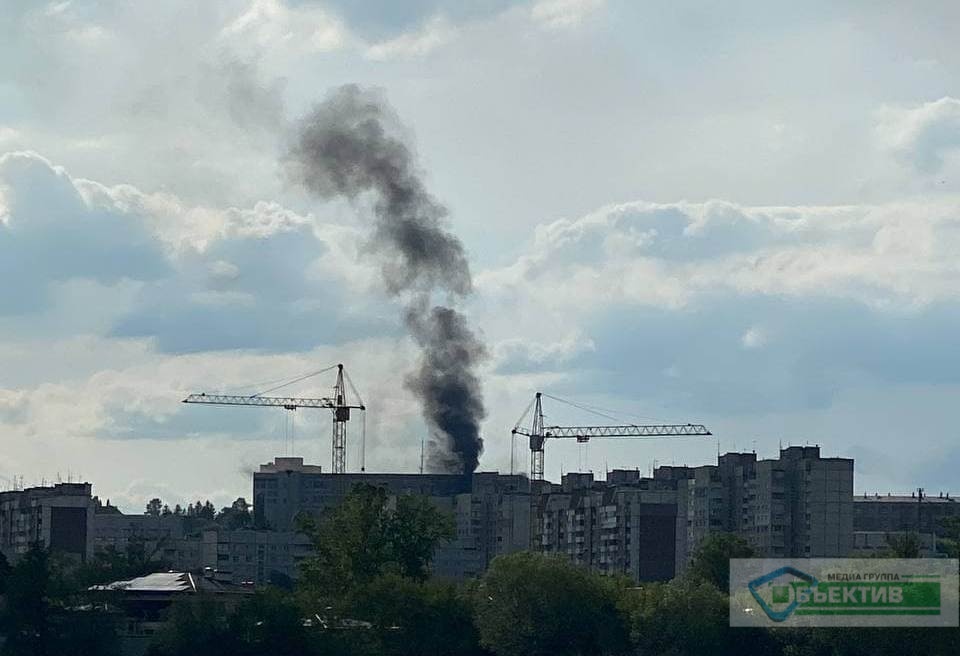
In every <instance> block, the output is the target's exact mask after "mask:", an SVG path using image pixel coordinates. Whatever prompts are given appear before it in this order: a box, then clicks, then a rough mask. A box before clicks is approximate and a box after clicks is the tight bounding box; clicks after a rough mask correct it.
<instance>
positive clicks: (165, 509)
mask: <svg viewBox="0 0 960 656" xmlns="http://www.w3.org/2000/svg"><path fill="white" fill-rule="evenodd" d="M160 514H161V515H163V516H164V517H169V516H170V515H172V514H173V512H172V511H171V510H170V506H168V505H167V504H163V510H161V511H160Z"/></svg>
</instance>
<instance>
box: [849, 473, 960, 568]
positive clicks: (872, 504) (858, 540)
mask: <svg viewBox="0 0 960 656" xmlns="http://www.w3.org/2000/svg"><path fill="white" fill-rule="evenodd" d="M958 517H960V503H958V502H957V499H956V498H954V497H951V496H950V495H949V494H943V493H940V494H938V495H936V496H931V495H928V494H926V493H925V492H924V490H923V488H919V489H918V490H916V491H915V492H913V493H911V494H910V496H907V495H893V494H886V495H881V494H864V495H858V496H856V497H854V499H853V529H854V546H855V548H856V550H857V552H858V553H877V552H880V551H884V550H886V549H888V548H889V543H888V538H890V537H893V536H905V535H908V534H909V535H915V536H917V537H918V538H919V542H920V551H921V555H924V556H932V555H935V554H936V552H937V540H938V536H942V535H943V533H944V521H945V520H948V519H951V518H958Z"/></svg>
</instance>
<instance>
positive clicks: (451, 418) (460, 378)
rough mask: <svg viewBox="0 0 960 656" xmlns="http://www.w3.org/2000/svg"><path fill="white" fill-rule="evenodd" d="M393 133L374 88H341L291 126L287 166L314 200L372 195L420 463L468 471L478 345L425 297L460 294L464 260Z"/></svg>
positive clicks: (473, 450)
mask: <svg viewBox="0 0 960 656" xmlns="http://www.w3.org/2000/svg"><path fill="white" fill-rule="evenodd" d="M401 133H402V129H401V127H400V125H399V122H398V120H397V118H396V116H395V115H394V113H393V111H392V109H391V108H390V107H389V105H388V104H387V103H386V101H385V100H384V98H383V97H382V95H381V94H379V93H377V92H375V91H371V90H367V89H361V88H360V87H358V86H355V85H348V86H343V87H340V88H338V89H336V90H334V91H333V92H332V93H331V94H330V95H329V96H328V98H327V99H326V100H324V101H323V102H322V103H320V104H319V105H318V106H317V107H315V108H314V109H313V111H312V112H311V113H310V114H309V115H308V116H307V117H306V118H305V119H304V120H303V121H302V122H301V123H300V125H299V130H298V131H297V134H296V139H295V142H294V144H293V146H292V147H291V149H290V152H289V156H288V158H287V168H288V171H289V173H290V174H291V176H292V177H293V179H294V180H296V181H297V182H299V183H300V184H302V185H304V186H305V187H306V188H307V189H308V190H310V191H311V192H313V193H315V194H317V195H318V196H320V197H321V198H325V199H329V198H335V197H343V198H347V199H349V200H351V201H356V200H358V199H360V198H361V197H366V196H368V195H369V196H371V197H372V200H373V209H374V212H373V213H374V217H375V221H374V231H373V235H372V237H371V245H372V247H373V248H374V250H375V251H376V252H377V253H378V254H379V255H380V257H381V258H382V273H383V279H384V282H385V284H386V287H387V289H388V290H389V291H390V293H392V294H394V295H398V296H399V295H402V296H404V297H405V301H406V311H405V315H404V320H405V323H406V325H407V327H408V328H409V330H410V332H411V334H412V336H413V338H414V340H415V341H416V342H417V344H418V345H419V346H420V348H421V350H422V356H421V360H420V365H419V367H418V370H417V371H416V372H415V373H413V374H411V375H410V376H409V377H408V379H407V386H408V387H409V389H410V390H411V391H413V393H414V394H416V395H417V397H418V398H419V399H420V402H421V406H422V409H423V415H424V419H425V420H426V421H427V424H428V425H429V427H430V430H431V433H432V439H431V452H430V457H429V461H428V463H429V465H430V467H431V469H432V470H434V471H446V472H455V473H459V472H465V473H469V472H472V471H473V470H474V469H476V467H477V462H478V459H479V456H480V453H481V451H482V450H483V441H482V440H481V438H480V421H481V420H482V419H483V417H484V415H485V410H484V406H483V399H482V395H481V393H480V381H479V379H478V378H477V375H476V373H475V370H476V367H477V365H478V364H479V362H480V361H481V360H482V359H483V358H484V357H485V355H486V351H485V349H484V347H483V344H482V343H481V342H480V341H479V340H478V339H477V337H476V335H475V334H474V333H473V332H472V331H471V330H470V328H469V326H468V325H467V321H466V318H465V317H464V316H463V315H462V314H460V313H459V312H457V311H456V310H454V309H452V308H450V307H444V306H437V307H434V308H430V306H429V301H428V299H429V296H430V294H431V292H436V291H442V292H446V293H447V295H448V296H449V297H451V298H456V297H463V296H466V295H467V294H469V293H470V292H471V290H472V282H471V277H470V266H469V264H468V262H467V257H466V254H465V253H464V250H463V244H461V243H460V240H459V239H457V237H456V236H455V235H453V234H452V233H450V232H449V231H448V230H447V228H446V217H447V210H446V208H445V207H444V206H443V205H441V204H440V203H439V202H438V201H437V200H436V199H435V198H433V196H431V195H430V193H429V192H428V191H427V189H426V187H425V185H424V184H423V181H422V179H421V177H420V174H419V171H418V170H417V168H416V163H415V161H414V156H413V153H412V152H411V150H410V148H409V146H408V145H407V144H406V142H405V140H404V138H403V137H402V135H401Z"/></svg>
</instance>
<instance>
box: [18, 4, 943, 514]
mask: <svg viewBox="0 0 960 656" xmlns="http://www.w3.org/2000/svg"><path fill="white" fill-rule="evenodd" d="M958 21H960V5H957V3H955V2H927V3H923V5H922V6H920V5H917V4H915V3H902V2H892V1H891V2H885V1H879V2H873V3H862V2H843V1H840V2H837V1H835V0H834V1H831V2H819V1H816V0H815V1H813V2H807V3H787V2H728V3H721V4H713V5H709V4H708V3H700V2H684V1H679V2H673V3H653V2H626V1H624V2H615V1H614V0H606V1H605V0H527V1H524V2H511V1H509V0H482V1H478V2H471V3H462V2H449V1H445V0H416V1H412V2H405V3H396V2H390V1H388V0H377V1H374V2H365V3H355V2H346V1H343V0H329V1H327V2H323V1H320V0H225V1H223V2H217V3H197V2H194V1H192V0H171V1H169V2H162V3H157V2H148V1H145V0H144V1H135V2H130V1H128V0H124V1H122V2H121V1H119V0H115V1H110V0H103V1H101V2H84V1H82V0H73V1H70V0H67V1H62V2H51V3H48V4H44V3H42V2H36V1H34V0H29V1H28V0H0V277H2V280H3V284H2V285H0V489H5V488H9V487H10V486H12V485H13V484H14V482H15V481H20V480H21V477H22V480H23V481H24V483H25V484H27V485H30V484H38V483H42V482H48V483H49V482H50V481H54V480H58V479H59V480H78V479H81V478H82V479H85V480H89V481H91V482H92V483H93V485H94V493H95V494H98V495H99V496H100V497H101V498H102V499H107V498H109V499H111V501H112V502H113V503H115V504H119V505H120V506H121V507H122V508H124V509H125V510H128V511H131V512H139V511H140V510H141V508H142V506H143V504H144V503H145V502H146V500H148V499H150V498H151V497H154V496H159V497H161V498H162V499H163V500H164V501H166V502H168V503H170V504H171V505H173V504H174V503H182V504H185V503H187V502H190V501H192V500H195V499H201V498H202V499H207V498H209V499H211V500H213V501H214V502H215V503H216V504H218V505H221V504H223V505H225V504H227V503H228V502H229V501H230V500H232V499H234V498H236V497H238V496H246V497H248V498H249V496H250V490H251V480H250V472H251V471H253V470H255V469H256V468H257V466H258V465H259V464H260V463H264V462H268V461H270V460H271V459H272V458H273V457H274V456H277V455H290V454H294V455H298V456H302V457H304V458H306V459H307V460H308V461H309V462H316V463H318V464H320V465H321V466H323V467H325V468H327V467H329V463H330V417H329V414H328V413H326V412H317V413H313V414H311V413H310V412H309V411H300V412H299V413H297V414H296V415H295V416H293V417H291V416H288V414H287V413H285V412H282V411H277V410H271V409H257V408H214V407H200V406H189V405H183V404H181V403H180V400H181V399H182V398H183V397H185V396H186V395H187V394H188V393H190V392H197V391H236V392H241V393H254V392H256V391H260V390H262V389H264V387H263V386H264V385H266V386H267V387H269V386H270V385H269V384H270V383H271V382H272V381H278V380H284V379H290V378H293V377H295V376H297V375H299V374H302V373H304V372H310V371H315V370H318V369H322V368H324V367H326V366H328V365H331V364H334V363H337V362H343V363H344V364H345V366H346V368H347V370H348V371H349V372H350V375H351V378H352V379H353V381H354V382H355V383H356V385H357V388H358V390H359V392H360V393H361V395H362V397H363V401H364V402H365V403H366V405H367V406H368V408H369V410H368V412H367V415H366V453H365V456H366V465H367V469H368V471H407V472H413V471H416V470H417V468H418V467H419V463H420V445H421V438H422V436H424V435H425V433H426V430H427V429H426V426H425V424H424V421H423V419H422V418H421V414H420V409H419V407H418V402H417V399H416V398H414V396H413V395H412V394H411V392H410V391H409V389H408V388H407V386H406V385H405V380H406V378H407V377H408V376H409V374H410V372H411V371H412V370H413V369H414V367H415V366H416V362H417V357H418V352H417V347H416V344H415V343H414V342H413V341H412V340H411V338H410V337H409V336H408V335H407V333H406V331H405V329H404V326H403V322H402V320H401V319H400V310H399V308H398V303H397V300H396V299H394V298H392V297H391V296H390V294H389V293H387V291H386V290H385V289H384V285H383V282H382V280H381V278H380V275H379V265H378V263H377V261H376V258H375V256H374V255H373V254H372V253H371V248H370V242H369V239H370V230H369V227H370V220H369V219H370V212H371V208H370V205H369V203H365V202H364V201H363V199H358V201H357V202H354V203H350V202H346V201H339V200H333V201H320V200H317V199H316V198H315V197H312V196H310V195H309V194H307V193H306V192H305V191H304V190H303V189H302V188H301V187H300V186H299V185H298V184H296V181H294V180H292V179H291V176H290V175H289V172H288V171H287V170H286V169H285V167H284V161H285V155H286V153H288V152H289V149H290V147H291V143H292V139H293V135H294V133H295V131H296V126H297V125H298V121H300V119H301V118H302V117H303V116H305V115H307V114H308V113H309V112H310V111H311V109H312V108H313V107H314V106H315V105H316V104H317V103H319V102H321V101H322V100H323V99H324V98H325V97H327V94H329V93H330V92H331V90H333V89H335V88H337V87H339V86H341V85H344V84H358V85H361V86H362V87H365V88H372V89H376V90H378V92H379V93H382V94H383V97H385V98H387V99H388V100H389V102H390V104H391V105H392V107H393V108H394V111H395V113H396V116H397V117H398V118H399V120H400V121H401V122H402V125H403V131H404V136H405V138H406V139H407V140H408V141H409V142H410V143H411V144H412V147H413V149H414V152H415V156H416V158H417V162H418V166H419V169H420V172H421V173H422V176H423V179H424V181H425V183H426V185H427V186H428V188H429V191H430V193H431V194H432V195H433V196H434V197H435V198H436V199H438V200H439V201H440V202H442V203H443V204H444V205H445V206H446V207H447V209H448V210H449V215H448V217H447V220H448V224H449V228H450V230H452V231H453V232H455V233H456V234H457V235H458V236H459V237H460V239H462V241H463V244H464V247H465V249H466V252H467V253H468V255H469V257H470V260H471V266H472V271H473V276H474V293H473V295H472V296H471V297H470V298H469V299H468V300H466V301H464V302H463V303H461V306H460V309H461V311H463V312H464V313H465V314H466V315H467V316H468V317H469V318H470V321H471V323H472V325H473V326H474V327H475V328H476V329H477V330H478V331H479V333H480V334H481V336H482V338H483V340H484V342H485V343H486V346H487V358H486V359H485V360H484V361H483V364H482V369H481V372H480V374H481V379H482V384H483V392H484V398H485V405H486V418H485V420H484V423H483V436H484V439H485V449H484V453H483V455H482V456H481V460H480V469H482V470H488V471H489V470H497V469H498V470H500V471H509V469H510V466H511V460H513V462H514V466H515V467H516V469H517V470H518V471H526V469H527V466H528V460H529V458H528V453H527V450H526V447H525V445H524V444H523V443H521V442H517V443H516V444H515V445H512V441H511V436H510V430H511V428H513V426H514V424H515V423H516V422H517V419H518V417H520V416H521V414H522V413H523V410H524V408H525V407H527V404H528V403H529V401H530V399H531V398H532V397H533V394H534V393H535V392H536V391H538V390H542V391H544V392H547V393H549V394H551V395H552V396H556V397H559V398H563V399H569V400H573V401H575V402H577V403H578V404H580V405H586V406H589V407H591V408H594V409H595V410H596V409H601V410H600V412H601V414H602V415H607V416H599V415H596V414H591V413H587V412H586V411H584V410H579V409H576V408H573V407H571V406H568V405H564V404H562V403H560V402H558V401H554V400H552V399H550V398H548V399H546V400H545V401H544V408H545V412H546V413H547V420H548V422H551V421H553V422H556V423H565V422H575V423H578V424H584V423H601V424H602V423H611V420H610V418H609V417H615V418H617V419H618V420H626V421H638V422H639V421H648V422H650V421H656V422H674V421H677V422H688V421H689V422H702V423H704V424H706V425H707V426H708V428H710V429H711V430H712V431H713V433H714V434H715V438H698V439H694V438H685V439H675V440H667V439H664V440H657V441H653V440H649V441H647V440H614V439H611V440H606V441H599V440H595V441H593V442H591V443H589V444H588V445H576V444H568V443H562V442H559V441H553V442H548V444H547V450H546V472H547V477H548V478H551V479H554V480H556V479H557V478H558V477H559V476H560V474H561V472H568V471H577V470H582V471H586V470H592V471H594V472H595V474H596V475H597V476H598V477H602V476H603V475H604V472H605V471H607V470H609V469H613V468H639V469H640V470H641V471H645V472H649V470H650V468H651V467H652V466H653V465H654V464H677V465H679V464H688V465H700V464H708V463H711V462H714V461H715V458H716V454H717V452H718V450H720V451H723V452H725V451H729V450H740V451H743V450H755V451H756V452H757V454H758V456H759V457H775V455H776V453H777V449H778V447H779V446H781V445H782V446H786V445H788V444H819V445H820V446H821V449H822V453H823V454H824V455H825V456H842V457H852V458H854V459H855V462H856V464H855V488H856V491H857V492H871V493H872V492H881V493H884V492H887V491H891V492H901V493H902V492H906V491H909V490H911V489H913V488H916V487H918V486H922V487H924V488H926V490H927V493H928V494H929V493H931V492H933V493H935V492H937V491H950V490H952V491H953V492H955V493H956V492H958V490H960V479H958V476H957V471H960V446H958V440H957V438H958V433H960V430H958V429H957V422H956V421H955V417H954V415H953V412H952V411H953V409H954V408H955V407H956V405H957V399H958V398H960V353H958V351H957V350H956V348H955V340H956V335H957V334H958V328H960V264H958V257H957V256H958V254H960V48H958V47H957V46H956V44H955V33H954V32H955V30H954V29H953V26H955V25H957V24H958ZM332 384H333V379H332V378H330V377H329V375H327V377H324V376H318V377H315V378H311V379H309V380H307V381H304V382H303V383H302V384H301V385H299V386H298V387H294V388H291V390H290V391H291V393H296V394H299V395H304V396H310V395H318V394H327V393H328V392H329V388H330V387H331V386H332ZM624 418H626V419H624ZM359 423H360V422H359V421H357V422H354V423H352V424H351V426H350V434H349V437H348V449H349V454H348V467H349V468H350V469H356V468H357V467H358V466H359V446H360V444H359V443H360V440H359V435H360V426H359ZM291 437H292V439H291ZM291 442H293V444H292V445H291ZM512 446H513V447H514V448H513V449H512ZM512 450H513V457H512V453H511V451H512Z"/></svg>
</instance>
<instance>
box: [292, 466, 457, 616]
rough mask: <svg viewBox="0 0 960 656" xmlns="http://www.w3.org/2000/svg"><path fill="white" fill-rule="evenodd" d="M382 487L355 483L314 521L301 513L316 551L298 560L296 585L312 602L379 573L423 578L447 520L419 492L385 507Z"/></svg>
mask: <svg viewBox="0 0 960 656" xmlns="http://www.w3.org/2000/svg"><path fill="white" fill-rule="evenodd" d="M387 502H388V497H387V493H386V491H385V490H384V489H383V488H379V487H374V486H371V485H358V486H356V487H355V488H354V489H353V491H352V492H351V493H350V494H349V495H347V497H346V498H345V499H344V500H343V502H342V503H341V504H340V505H339V506H337V507H336V508H335V509H333V510H332V511H331V512H329V513H328V514H327V515H326V516H325V517H324V518H323V519H322V520H321V521H320V522H317V521H315V520H313V519H312V518H310V517H301V518H300V520H299V525H300V530H301V531H303V532H304V533H306V534H307V535H308V536H310V538H311V539H312V540H313V543H314V546H315V548H316V555H315V556H314V557H312V558H310V559H308V560H306V561H305V562H304V563H302V565H301V586H300V587H301V590H302V591H303V592H305V593H306V594H307V595H308V596H311V597H312V598H313V600H314V602H315V603H320V600H321V599H325V598H329V597H330V596H338V595H343V594H345V593H347V592H348V591H350V590H353V589H355V588H357V587H358V586H362V585H365V584H367V583H369V582H370V581H372V580H373V579H374V578H376V577H378V576H381V575H384V574H389V573H393V574H398V575H400V576H403V577H408V578H412V579H416V580H423V579H424V578H426V576H427V573H428V568H429V565H430V560H431V558H432V556H433V552H434V550H435V549H436V547H437V546H438V545H439V544H441V543H442V542H444V541H447V540H449V539H451V538H452V537H453V535H454V527H453V521H452V519H451V518H450V517H449V516H447V515H445V514H444V513H442V512H440V511H439V510H437V509H436V508H435V507H434V506H433V505H432V504H430V502H429V501H428V500H427V499H425V498H423V497H414V496H401V497H398V498H397V500H396V507H395V508H390V507H389V504H388V503H387Z"/></svg>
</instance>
